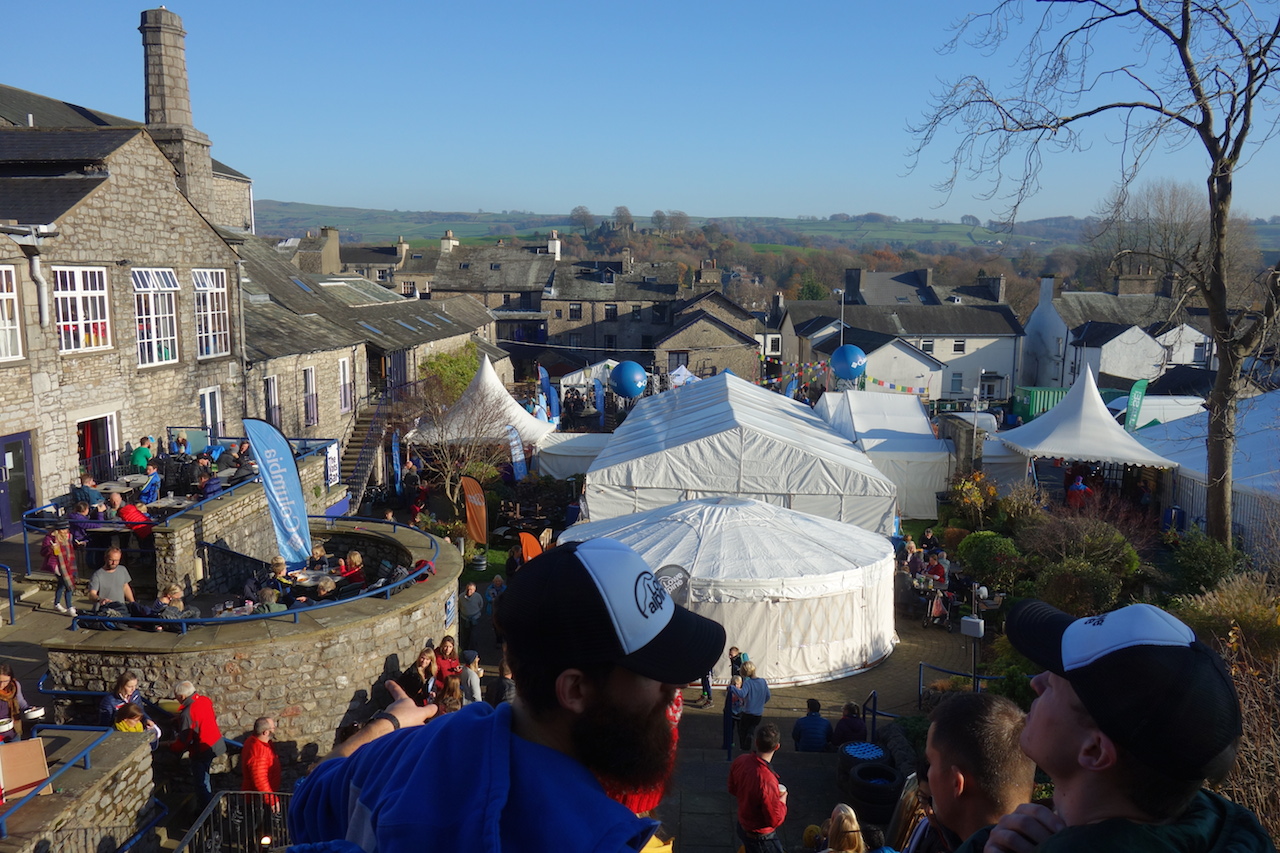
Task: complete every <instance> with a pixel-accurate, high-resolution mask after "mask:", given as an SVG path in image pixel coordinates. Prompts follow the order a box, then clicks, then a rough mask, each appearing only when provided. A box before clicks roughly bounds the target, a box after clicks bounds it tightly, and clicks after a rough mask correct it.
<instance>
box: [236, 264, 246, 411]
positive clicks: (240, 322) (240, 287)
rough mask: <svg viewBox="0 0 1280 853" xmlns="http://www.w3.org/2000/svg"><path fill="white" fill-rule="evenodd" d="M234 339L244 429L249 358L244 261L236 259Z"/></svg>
mask: <svg viewBox="0 0 1280 853" xmlns="http://www.w3.org/2000/svg"><path fill="white" fill-rule="evenodd" d="M235 263H236V309H237V315H238V316H237V318H236V337H237V338H238V339H239V340H238V341H237V344H238V346H237V347H236V349H237V350H239V352H238V353H237V355H239V357H240V359H239V360H240V377H241V378H240V385H241V387H242V388H243V389H244V390H243V392H242V393H241V397H240V425H241V429H243V428H244V419H245V418H247V417H249V357H248V356H247V355H246V354H245V351H244V344H245V342H244V259H243V258H236V262H235Z"/></svg>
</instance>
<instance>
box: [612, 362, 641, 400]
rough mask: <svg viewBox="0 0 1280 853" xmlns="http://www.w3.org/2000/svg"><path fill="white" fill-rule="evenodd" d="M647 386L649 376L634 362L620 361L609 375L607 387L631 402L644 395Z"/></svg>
mask: <svg viewBox="0 0 1280 853" xmlns="http://www.w3.org/2000/svg"><path fill="white" fill-rule="evenodd" d="M648 385H649V374H647V373H645V372H644V368H643V367H641V366H640V365H638V364H636V363H635V362H634V361H622V362H619V363H618V366H617V367H615V368H614V369H613V372H612V373H610V374H609V387H610V388H611V389H613V393H615V394H617V395H618V396H619V397H625V398H626V399H628V400H631V399H633V398H635V397H639V396H640V395H641V394H643V393H644V389H645V388H647V387H648Z"/></svg>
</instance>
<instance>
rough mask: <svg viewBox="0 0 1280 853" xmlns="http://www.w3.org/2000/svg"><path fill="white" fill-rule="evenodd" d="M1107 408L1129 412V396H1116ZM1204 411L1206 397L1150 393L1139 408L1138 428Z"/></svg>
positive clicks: (1124, 412) (1116, 412) (1119, 413)
mask: <svg viewBox="0 0 1280 853" xmlns="http://www.w3.org/2000/svg"><path fill="white" fill-rule="evenodd" d="M1107 408H1108V409H1110V410H1111V411H1112V412H1113V413H1114V414H1115V415H1121V414H1127V413H1128V411H1129V398H1128V397H1116V398H1115V399H1114V400H1112V401H1111V402H1110V403H1108V404H1107ZM1203 411H1204V397H1193V396H1180V395H1173V394H1170V395H1164V394H1150V395H1148V396H1146V397H1143V398H1142V405H1141V406H1140V407H1139V408H1138V428H1139V429H1141V428H1142V427H1144V426H1147V425H1149V424H1151V423H1152V422H1153V421H1155V422H1159V423H1162V424H1167V423H1169V421H1176V420H1178V419H1179V418H1186V417H1190V416H1191V415H1198V414H1200V413H1201V412H1203Z"/></svg>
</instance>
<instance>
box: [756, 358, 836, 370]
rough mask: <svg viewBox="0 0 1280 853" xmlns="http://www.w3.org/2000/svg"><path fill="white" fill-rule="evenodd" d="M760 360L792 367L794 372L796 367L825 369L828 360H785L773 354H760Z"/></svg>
mask: <svg viewBox="0 0 1280 853" xmlns="http://www.w3.org/2000/svg"><path fill="white" fill-rule="evenodd" d="M760 360H761V361H762V362H766V363H768V364H777V365H779V366H781V367H785V368H791V369H792V372H795V369H796V368H799V369H801V370H823V369H825V368H826V366H827V362H825V361H783V360H782V359H780V358H774V357H773V356H771V355H762V356H760Z"/></svg>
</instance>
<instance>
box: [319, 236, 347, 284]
mask: <svg viewBox="0 0 1280 853" xmlns="http://www.w3.org/2000/svg"><path fill="white" fill-rule="evenodd" d="M320 239H321V241H322V242H321V244H320V274H321V275H337V274H338V273H340V272H342V253H341V252H340V251H339V248H338V242H339V241H338V229H337V228H334V227H333V226H332V225H325V226H322V227H321V228H320Z"/></svg>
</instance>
